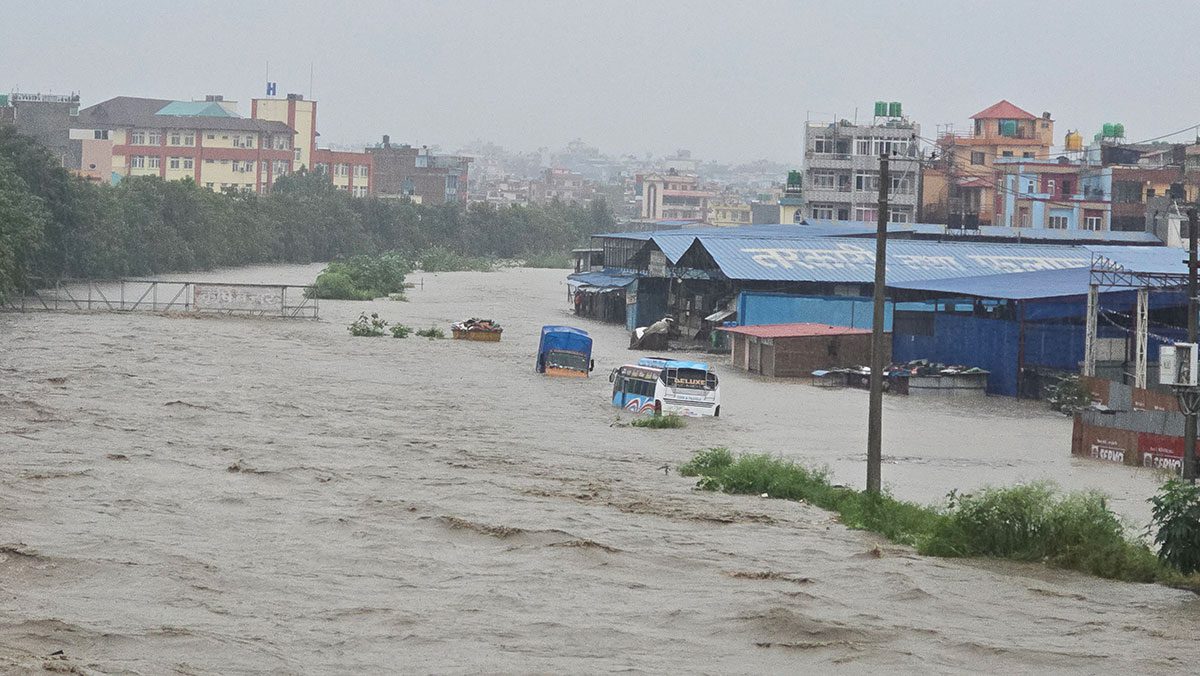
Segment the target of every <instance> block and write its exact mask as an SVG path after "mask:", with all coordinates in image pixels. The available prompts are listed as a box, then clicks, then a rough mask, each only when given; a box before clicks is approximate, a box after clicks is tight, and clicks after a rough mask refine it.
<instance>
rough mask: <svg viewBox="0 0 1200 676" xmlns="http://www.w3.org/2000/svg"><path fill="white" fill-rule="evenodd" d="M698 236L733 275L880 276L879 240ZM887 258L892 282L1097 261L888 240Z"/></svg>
mask: <svg viewBox="0 0 1200 676" xmlns="http://www.w3.org/2000/svg"><path fill="white" fill-rule="evenodd" d="M697 239H698V240H699V242H700V245H701V246H703V247H704V248H705V250H707V251H708V253H709V254H710V255H711V256H712V258H713V260H714V261H716V263H717V266H718V267H719V268H720V270H721V272H722V273H724V274H725V276H727V277H729V278H730V279H738V280H758V281H781V282H785V281H786V282H852V283H869V282H873V281H874V280H875V241H874V240H873V239H872V240H861V241H860V240H852V239H831V238H813V239H802V240H777V241H764V240H762V239H751V238H729V237H707V236H700V237H698V238H697ZM887 262H888V265H887V281H888V283H889V284H890V283H893V282H913V281H921V280H927V279H952V278H955V277H978V276H983V275H993V274H997V273H1001V272H1032V271H1036V270H1063V269H1068V268H1080V267H1084V268H1086V267H1089V266H1090V265H1091V262H1092V256H1091V252H1090V251H1088V250H1087V249H1086V248H1083V247H1068V246H1054V245H1041V246H1034V245H1025V244H990V243H965V242H964V243H959V242H954V243H948V242H922V241H914V240H895V241H893V242H889V243H888V261H887Z"/></svg>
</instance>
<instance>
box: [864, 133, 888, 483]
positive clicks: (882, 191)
mask: <svg viewBox="0 0 1200 676" xmlns="http://www.w3.org/2000/svg"><path fill="white" fill-rule="evenodd" d="M890 188H891V180H890V179H889V177H888V156H887V153H881V154H880V155H879V206H878V219H877V228H876V232H875V308H874V309H875V314H874V315H873V317H872V321H871V397H870V407H869V410H868V413H867V492H868V493H875V494H878V493H879V491H880V489H881V480H880V479H881V476H880V475H881V473H882V472H881V465H882V464H883V453H882V450H881V449H882V442H883V367H884V366H886V364H884V359H883V352H884V344H883V338H884V336H883V318H884V311H883V310H884V307H883V304H884V293H885V291H886V286H887V281H886V278H885V276H884V271H885V270H886V269H887V222H888V190H889V189H890Z"/></svg>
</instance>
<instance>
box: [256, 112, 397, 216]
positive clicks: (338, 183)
mask: <svg viewBox="0 0 1200 676" xmlns="http://www.w3.org/2000/svg"><path fill="white" fill-rule="evenodd" d="M250 116H251V117H253V118H254V119H256V120H270V121H274V122H282V123H283V124H286V125H287V126H288V127H291V128H292V129H294V130H296V137H295V142H294V144H293V153H294V157H293V162H294V166H295V169H296V170H297V171H299V170H300V169H305V168H307V169H308V170H310V171H317V172H323V173H324V174H325V175H326V176H328V177H329V180H330V181H332V183H333V186H334V187H335V188H337V189H338V190H344V191H346V192H349V193H350V194H351V195H353V196H355V197H366V196H367V195H370V194H372V192H373V191H372V186H371V174H372V173H373V172H372V168H373V167H372V165H373V159H374V158H373V156H372V155H371V154H370V153H367V152H353V151H345V150H331V149H329V148H318V147H317V136H318V134H317V102H316V101H312V100H306V99H305V98H304V96H303V95H302V94H288V95H287V96H286V97H285V98H282V99H272V98H262V99H252V100H251V101H250Z"/></svg>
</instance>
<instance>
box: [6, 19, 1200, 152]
mask: <svg viewBox="0 0 1200 676" xmlns="http://www.w3.org/2000/svg"><path fill="white" fill-rule="evenodd" d="M5 17H6V20H5V22H4V23H3V24H2V25H0V73H3V77H2V78H0V90H3V91H10V90H17V91H25V92H38V91H40V92H50V91H54V92H56V93H65V92H68V91H79V92H80V94H81V96H82V100H83V104H84V105H91V104H93V103H97V102H99V101H102V100H104V99H107V98H111V97H113V96H119V95H129V96H146V97H160V98H175V99H194V98H202V97H203V96H204V95H205V94H223V95H224V96H226V97H227V98H230V99H234V100H237V101H238V102H239V103H240V104H241V105H240V109H239V110H240V112H241V113H242V114H243V115H248V114H249V100H250V98H252V97H258V96H263V95H264V93H265V91H264V90H265V82H266V79H267V77H266V69H267V63H268V61H269V63H270V79H271V80H273V81H275V82H278V87H279V90H278V93H279V94H280V95H282V94H284V93H286V92H300V93H304V94H305V95H306V96H307V95H309V94H310V91H309V73H310V66H311V70H312V73H313V84H314V87H313V91H312V94H314V95H315V98H316V99H317V100H318V101H319V102H320V103H319V108H318V125H319V131H320V132H321V137H322V143H323V144H325V143H333V144H336V145H347V144H362V143H368V142H375V141H377V140H378V139H379V137H380V136H382V135H383V134H389V135H390V136H391V138H392V140H393V141H394V142H407V143H414V144H427V145H435V144H436V145H440V146H442V147H443V148H445V149H453V148H456V147H458V146H460V145H462V144H464V143H467V142H470V141H473V140H476V139H481V140H487V141H493V142H496V143H499V144H501V145H504V146H506V147H508V148H510V149H513V150H535V149H537V148H539V147H543V146H546V147H551V148H557V147H561V146H563V145H565V144H566V143H567V142H569V141H571V140H572V139H575V138H580V139H582V140H583V141H585V142H587V143H589V144H591V145H595V146H598V147H599V148H601V149H602V150H603V151H605V152H607V153H611V154H618V153H633V154H637V155H639V156H640V155H642V154H644V153H646V152H653V153H654V154H656V155H663V154H669V153H672V152H674V151H675V150H676V149H678V148H687V149H690V150H691V151H692V153H693V155H694V156H696V157H698V158H701V159H705V160H708V159H714V160H722V161H744V160H754V159H759V158H766V159H770V160H775V161H779V162H786V163H790V164H795V165H797V166H798V165H799V164H800V161H801V159H802V153H801V144H802V138H803V125H804V122H805V120H806V118H807V117H810V116H811V117H812V118H814V119H830V118H832V117H833V116H839V117H851V116H853V115H854V113H855V109H856V108H857V110H858V112H859V116H860V118H861V117H865V116H867V115H869V114H870V107H871V104H872V102H873V101H875V100H888V101H900V102H902V103H903V104H904V110H905V113H906V114H907V115H908V116H909V117H910V118H912V119H914V120H915V121H917V122H919V123H920V124H921V125H922V136H925V137H932V136H933V135H934V133H935V130H936V126H937V125H939V124H942V123H946V122H953V123H955V124H956V125H957V126H958V127H959V128H965V127H966V125H967V123H968V117H969V116H970V115H971V114H973V113H975V112H977V111H978V110H980V109H982V108H985V107H986V106H988V105H991V104H992V103H995V102H996V101H998V100H1000V99H1008V100H1010V101H1012V102H1013V103H1015V104H1016V105H1018V106H1021V107H1022V108H1025V109H1026V110H1028V111H1029V112H1031V113H1034V114H1035V115H1039V114H1041V113H1042V112H1043V111H1050V112H1051V113H1052V115H1053V117H1054V119H1055V121H1056V126H1055V137H1056V138H1055V142H1056V144H1061V143H1062V137H1063V135H1064V134H1065V133H1066V131H1067V130H1068V129H1079V130H1081V131H1082V132H1083V134H1084V137H1085V138H1087V139H1090V138H1091V136H1092V134H1093V133H1094V132H1096V131H1098V130H1099V127H1100V125H1101V124H1102V123H1104V122H1123V123H1124V124H1125V128H1126V130H1127V134H1128V136H1129V138H1130V140H1140V139H1145V138H1150V137H1154V136H1158V135H1160V134H1164V133H1168V132H1174V131H1176V130H1178V129H1182V128H1185V127H1189V126H1192V125H1195V124H1197V123H1198V122H1200V110H1198V108H1200V106H1198V105H1197V104H1198V103H1200V95H1198V94H1197V87H1196V86H1195V85H1194V84H1193V83H1192V82H1191V80H1190V76H1191V75H1193V74H1194V73H1196V72H1197V71H1198V70H1200V68H1198V67H1200V50H1197V49H1195V48H1194V47H1189V44H1190V42H1189V38H1190V37H1191V36H1190V30H1191V26H1192V25H1194V24H1195V20H1196V19H1197V18H1200V5H1197V4H1196V3H1194V2H1148V3H1139V4H1137V5H1133V4H1128V3H1116V2H1075V1H1071V2H1054V3H1044V2H1027V1H1024V0H1014V1H1013V2H1009V3H1004V4H995V3H985V2H963V1H960V2H902V1H893V2H890V3H887V4H886V6H885V5H883V4H882V3H866V2H862V3H831V2H820V3H818V2H765V1H764V2H744V3H736V4H735V3H717V2H690V3H677V2H676V3H672V2H648V1H641V2H626V1H621V2H599V3H588V4H584V3H577V2H540V1H539V2H517V1H510V2H495V3H489V2H476V1H470V2H467V1H463V2H440V3H433V2H354V3H341V2H318V1H314V0H295V1H290V2H287V3H283V4H281V3H266V2H253V1H247V2H228V1H220V2H203V3H194V4H182V3H174V2H149V1H146V0H132V1H129V2H101V1H96V2H89V3H72V4H69V5H68V4H66V3H45V4H36V3H24V4H20V5H15V6H11V7H8V8H6V9H5ZM1176 73H1178V76H1177V77H1178V80H1179V84H1178V85H1177V86H1175V87H1171V86H1170V84H1171V81H1172V77H1175V74H1176ZM1179 138H1180V139H1190V138H1192V136H1191V135H1187V134H1185V135H1182V136H1180V137H1179Z"/></svg>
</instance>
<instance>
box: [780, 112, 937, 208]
mask: <svg viewBox="0 0 1200 676" xmlns="http://www.w3.org/2000/svg"><path fill="white" fill-rule="evenodd" d="M920 132H921V129H920V126H919V125H917V124H915V123H913V122H910V121H909V120H907V119H905V118H893V119H888V120H886V121H884V122H879V123H875V124H870V125H858V124H853V123H851V122H849V121H847V120H841V121H838V122H835V123H832V124H829V123H822V122H809V123H808V124H807V126H806V127H805V133H804V188H803V194H804V202H805V204H804V210H803V212H801V213H804V215H805V216H807V217H808V218H818V219H832V220H839V221H869V222H873V221H875V220H876V219H877V218H878V204H879V156H880V154H881V153H886V154H887V155H888V156H889V158H890V159H889V162H888V168H889V172H888V175H889V183H890V184H891V188H890V190H889V192H888V195H889V198H888V199H889V205H888V206H889V213H888V221H889V222H892V223H912V222H915V221H916V220H917V204H918V199H917V196H918V195H919V194H920V185H921V160H920V154H919V135H920Z"/></svg>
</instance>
